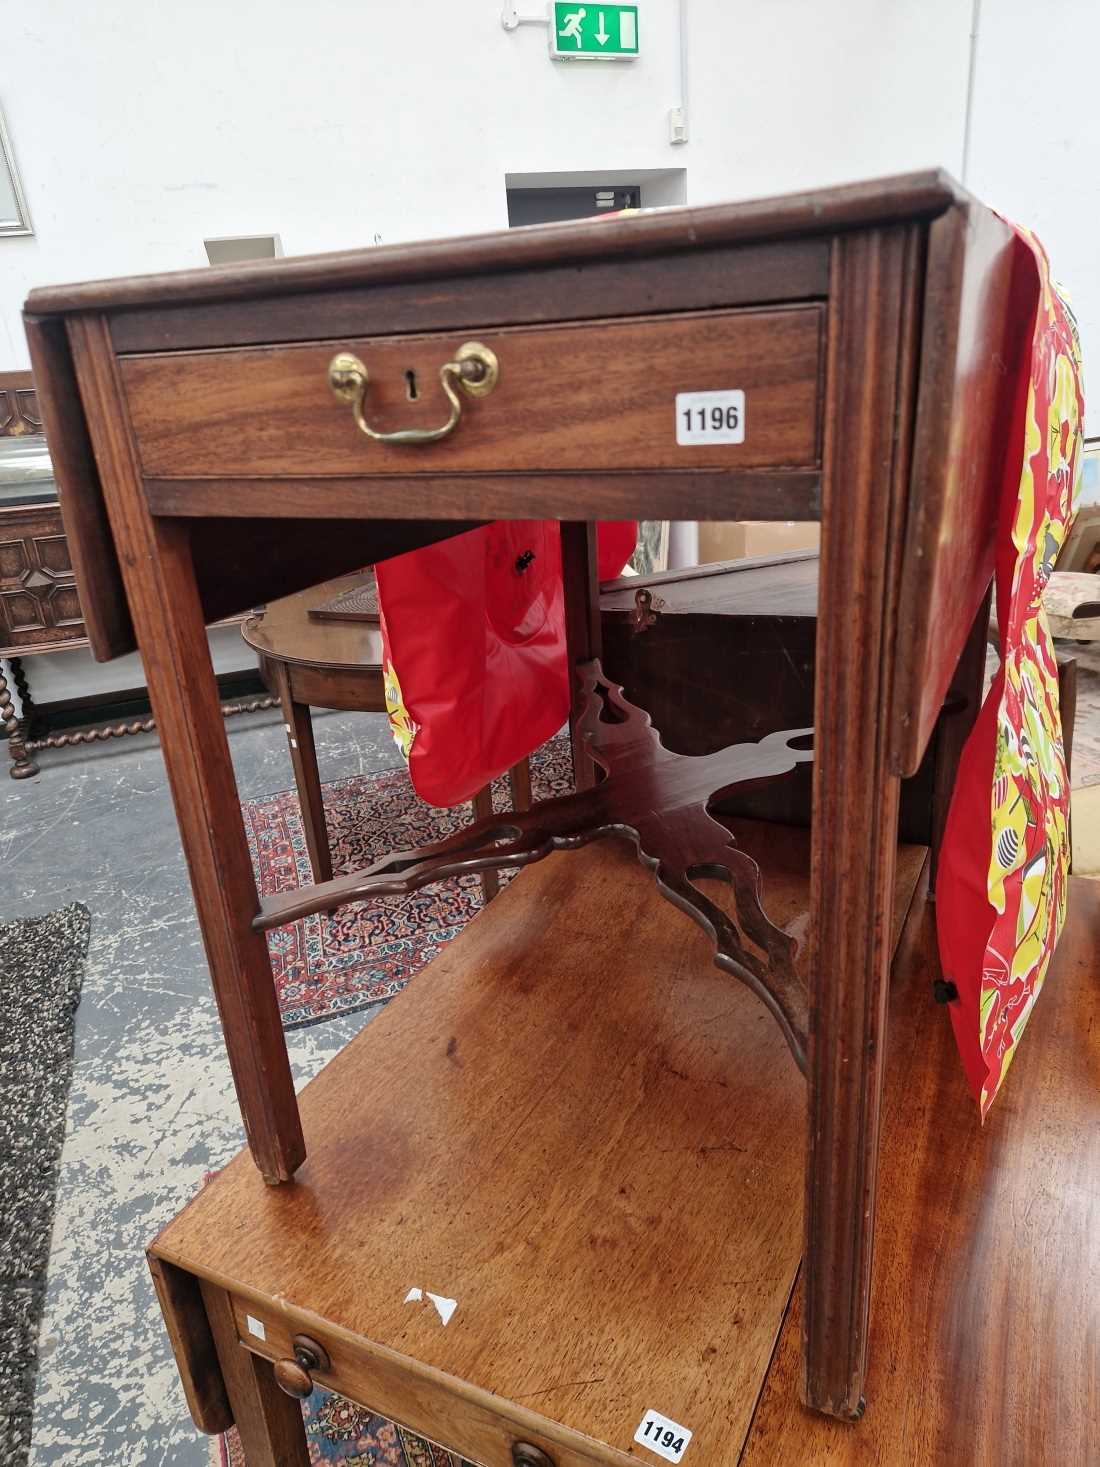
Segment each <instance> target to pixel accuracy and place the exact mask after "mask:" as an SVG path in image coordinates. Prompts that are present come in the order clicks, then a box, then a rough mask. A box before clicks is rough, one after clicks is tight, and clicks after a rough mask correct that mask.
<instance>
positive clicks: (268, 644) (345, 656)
mask: <svg viewBox="0 0 1100 1467" xmlns="http://www.w3.org/2000/svg"><path fill="white" fill-rule="evenodd" d="M363 581H364V575H363V572H362V571H356V572H354V573H353V574H352V575H349V576H338V577H337V578H336V579H335V580H331V581H325V582H324V583H323V584H321V585H320V586H310V587H308V588H307V589H306V590H305V591H298V592H296V593H295V594H294V595H293V596H284V597H283V598H282V599H281V600H279V601H272V602H271V603H270V605H268V606H267V607H266V608H265V610H264V613H263V615H262V616H257V617H251V618H250V619H249V620H248V621H246V622H245V624H244V626H243V627H242V628H241V635H242V636H243V637H244V639H245V641H246V642H247V643H248V645H249V646H250V647H254V648H255V649H256V651H257V652H259V653H261V654H263V655H264V656H267V657H274V658H277V659H278V660H279V661H280V662H292V663H303V664H313V665H317V666H321V665H323V666H325V667H349V668H356V669H360V670H361V669H363V668H366V667H373V668H377V667H380V666H381V665H382V632H381V629H380V627H379V626H378V624H377V622H362V621H324V620H320V619H318V618H316V617H310V616H309V614H308V613H309V611H310V608H311V607H314V606H321V605H322V604H323V603H324V602H326V601H332V600H333V599H334V598H335V597H336V596H339V595H341V594H342V593H343V592H344V591H350V590H351V589H352V588H353V587H355V586H361V585H362V584H363Z"/></svg>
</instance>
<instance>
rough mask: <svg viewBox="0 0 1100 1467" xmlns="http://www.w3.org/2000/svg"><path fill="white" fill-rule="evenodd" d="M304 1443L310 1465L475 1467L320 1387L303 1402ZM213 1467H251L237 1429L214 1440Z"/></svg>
mask: <svg viewBox="0 0 1100 1467" xmlns="http://www.w3.org/2000/svg"><path fill="white" fill-rule="evenodd" d="M303 1411H304V1415H305V1419H306V1441H307V1442H308V1444H309V1460H310V1462H312V1463H322V1462H343V1463H344V1464H345V1467H471V1464H469V1463H467V1462H466V1460H465V1458H463V1457H456V1456H455V1455H454V1453H453V1452H448V1451H445V1450H444V1448H443V1447H437V1446H434V1445H433V1444H432V1443H431V1442H429V1441H425V1439H424V1438H423V1437H421V1436H414V1435H413V1433H412V1432H411V1431H406V1430H405V1428H404V1427H403V1426H395V1425H394V1424H393V1422H392V1421H387V1420H386V1419H385V1418H384V1417H382V1416H375V1415H373V1414H372V1413H371V1412H370V1411H364V1410H362V1409H361V1408H360V1407H359V1406H353V1405H352V1404H351V1402H350V1401H345V1400H344V1398H343V1397H342V1396H334V1395H331V1394H330V1393H329V1392H328V1391H322V1390H320V1389H318V1390H316V1391H314V1393H313V1395H312V1396H310V1398H309V1399H308V1400H307V1401H306V1402H305V1403H304V1407H303ZM212 1464H213V1467H248V1464H247V1463H246V1462H245V1457H244V1452H243V1451H242V1450H241V1444H240V1440H239V1439H238V1437H237V1433H236V1431H231V1432H229V1433H228V1435H226V1436H224V1437H222V1438H220V1439H219V1440H218V1442H216V1443H215V1447H214V1454H213V1459H212Z"/></svg>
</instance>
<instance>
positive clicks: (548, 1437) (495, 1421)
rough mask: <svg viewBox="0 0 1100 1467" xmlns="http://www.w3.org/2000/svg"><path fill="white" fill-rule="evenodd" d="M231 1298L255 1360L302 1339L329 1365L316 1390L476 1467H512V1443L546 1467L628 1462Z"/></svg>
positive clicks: (504, 1405)
mask: <svg viewBox="0 0 1100 1467" xmlns="http://www.w3.org/2000/svg"><path fill="white" fill-rule="evenodd" d="M230 1299H231V1303H232V1307H233V1315H234V1318H235V1320H236V1323H237V1337H238V1339H239V1340H240V1342H241V1344H242V1345H244V1346H245V1347H246V1348H247V1349H249V1350H251V1351H252V1352H253V1353H254V1354H256V1355H262V1356H263V1357H264V1358H265V1359H268V1360H272V1361H275V1360H289V1359H292V1358H293V1356H294V1347H293V1344H292V1343H291V1342H292V1340H293V1338H294V1336H295V1335H296V1334H299V1333H301V1334H305V1335H308V1336H309V1337H310V1338H311V1339H313V1340H316V1341H317V1343H318V1344H319V1345H321V1346H322V1347H323V1348H324V1350H325V1352H326V1353H327V1355H328V1357H329V1360H330V1362H331V1366H332V1368H331V1370H330V1371H328V1372H321V1371H319V1370H314V1371H313V1372H311V1373H312V1377H313V1379H314V1380H315V1381H316V1382H317V1383H318V1384H319V1385H322V1386H324V1387H326V1388H327V1389H328V1390H332V1391H336V1392H338V1393H339V1394H340V1395H344V1396H347V1397H348V1399H349V1400H352V1401H355V1402H356V1403H357V1404H359V1405H361V1406H364V1407H366V1408H367V1409H369V1410H371V1411H374V1412H377V1414H378V1415H380V1416H385V1417H386V1418H387V1419H388V1420H390V1421H396V1422H398V1423H400V1425H402V1426H405V1427H407V1428H408V1429H409V1430H410V1431H414V1432H416V1433H417V1434H418V1435H421V1436H426V1437H428V1438H429V1440H431V1441H434V1442H437V1443H439V1445H441V1446H444V1447H447V1448H448V1449H449V1450H450V1451H453V1452H459V1453H461V1454H463V1455H464V1456H465V1457H467V1458H468V1459H469V1460H470V1461H471V1462H474V1463H477V1464H478V1467H515V1463H516V1460H517V1459H516V1458H515V1457H514V1456H513V1449H514V1447H515V1446H516V1445H517V1444H518V1443H527V1444H528V1445H529V1446H533V1447H537V1448H538V1449H539V1451H541V1452H543V1453H544V1454H545V1456H546V1458H547V1459H548V1462H549V1464H550V1467H616V1464H621V1467H626V1464H628V1463H630V1462H631V1461H633V1460H634V1458H633V1455H631V1456H627V1455H626V1454H625V1453H623V1452H619V1451H616V1450H614V1449H613V1448H611V1447H608V1446H606V1445H605V1444H603V1443H599V1442H594V1441H590V1440H589V1439H588V1438H586V1437H583V1436H581V1435H580V1434H574V1433H571V1432H569V1431H568V1430H567V1429H566V1428H564V1427H561V1426H554V1425H553V1424H552V1423H550V1422H548V1421H545V1420H544V1419H543V1418H540V1417H537V1416H536V1415H535V1413H534V1412H531V1411H529V1410H526V1409H525V1408H523V1407H520V1406H517V1405H515V1404H513V1403H511V1402H509V1401H506V1400H504V1399H503V1398H502V1397H499V1396H493V1397H491V1398H490V1397H489V1395H488V1393H487V1392H484V1393H481V1394H483V1395H484V1398H485V1400H484V1403H483V1402H482V1401H479V1400H478V1399H477V1393H476V1392H473V1390H472V1388H471V1387H470V1386H468V1385H465V1384H464V1383H463V1382H460V1381H458V1380H455V1379H453V1378H451V1377H449V1376H447V1375H445V1374H444V1373H443V1372H441V1371H439V1370H434V1369H432V1368H431V1367H429V1366H426V1365H423V1364H418V1363H417V1362H416V1361H414V1360H406V1359H402V1357H400V1356H398V1355H396V1354H395V1353H394V1352H393V1351H392V1350H386V1349H383V1348H382V1347H379V1348H378V1349H377V1350H376V1351H372V1350H371V1348H370V1346H369V1344H368V1342H366V1341H363V1340H357V1339H353V1338H351V1337H349V1336H347V1335H346V1334H342V1333H337V1332H332V1331H329V1330H328V1329H326V1327H325V1326H324V1325H323V1324H322V1323H321V1322H319V1321H317V1320H315V1319H307V1318H302V1319H300V1320H295V1319H294V1317H293V1315H292V1313H291V1311H289V1310H288V1311H285V1312H283V1311H279V1310H276V1309H275V1308H273V1307H272V1306H271V1305H270V1304H267V1303H265V1304H262V1305H261V1304H257V1303H254V1302H250V1301H249V1300H247V1299H244V1298H240V1297H236V1296H232V1295H231V1296H230ZM490 1399H491V1400H492V1402H493V1406H492V1407H490V1405H489V1404H488V1401H489V1400H490ZM494 1408H495V1409H494ZM570 1436H575V1442H574V1443H570V1442H569V1441H568V1440H567V1438H569V1437H570ZM520 1460H522V1458H521V1459H520Z"/></svg>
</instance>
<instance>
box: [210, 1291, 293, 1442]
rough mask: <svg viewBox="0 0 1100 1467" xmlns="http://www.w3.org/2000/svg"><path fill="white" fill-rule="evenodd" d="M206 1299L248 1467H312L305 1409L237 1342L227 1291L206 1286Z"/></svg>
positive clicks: (265, 1364)
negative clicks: (307, 1439)
mask: <svg viewBox="0 0 1100 1467" xmlns="http://www.w3.org/2000/svg"><path fill="white" fill-rule="evenodd" d="M202 1297H203V1302H204V1303H205V1305H206V1313H207V1317H208V1319H209V1320H210V1332H211V1334H212V1335H213V1336H214V1347H215V1349H216V1350H217V1353H218V1363H219V1365H220V1366H221V1371H222V1379H223V1380H224V1382H225V1390H226V1395H227V1396H228V1397H229V1404H230V1407H231V1408H232V1411H233V1420H234V1422H235V1423H236V1427H237V1431H238V1433H239V1434H240V1438H241V1445H242V1446H243V1447H244V1456H245V1461H246V1462H247V1464H248V1467H309V1448H308V1447H307V1445H306V1431H305V1426H304V1424H303V1422H302V1408H301V1405H300V1404H299V1403H298V1401H296V1400H295V1399H294V1398H293V1397H292V1396H288V1395H286V1394H285V1393H284V1392H283V1391H281V1390H280V1389H279V1387H278V1386H277V1385H276V1384H275V1373H274V1370H273V1368H272V1366H271V1363H270V1361H267V1360H264V1359H261V1358H260V1357H259V1356H258V1355H253V1354H252V1352H251V1351H250V1350H246V1349H245V1347H244V1346H243V1345H242V1344H241V1342H240V1340H239V1339H238V1338H237V1327H236V1324H235V1323H234V1320H233V1310H232V1308H231V1306H230V1302H229V1295H228V1294H226V1292H225V1291H224V1289H219V1288H217V1287H216V1286H215V1285H214V1284H207V1283H204V1284H203V1286H202Z"/></svg>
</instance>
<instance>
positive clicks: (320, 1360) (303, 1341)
mask: <svg viewBox="0 0 1100 1467" xmlns="http://www.w3.org/2000/svg"><path fill="white" fill-rule="evenodd" d="M290 1343H291V1346H292V1347H293V1350H294V1359H293V1360H276V1362H275V1381H276V1384H277V1385H278V1387H279V1389H280V1390H283V1391H286V1393H287V1395H288V1396H296V1397H297V1398H298V1400H299V1401H304V1400H305V1398H306V1397H307V1396H308V1395H310V1394H311V1393H312V1391H313V1376H312V1375H311V1373H310V1372H311V1371H314V1370H320V1371H321V1372H322V1374H324V1373H326V1372H327V1371H330V1370H331V1369H332V1362H331V1360H330V1359H329V1358H328V1351H327V1350H326V1349H325V1347H324V1345H319V1344H318V1343H317V1341H316V1340H311V1339H310V1337H309V1335H295V1336H294V1338H293V1339H292V1340H291V1342H290Z"/></svg>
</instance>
